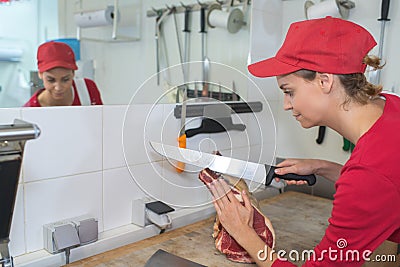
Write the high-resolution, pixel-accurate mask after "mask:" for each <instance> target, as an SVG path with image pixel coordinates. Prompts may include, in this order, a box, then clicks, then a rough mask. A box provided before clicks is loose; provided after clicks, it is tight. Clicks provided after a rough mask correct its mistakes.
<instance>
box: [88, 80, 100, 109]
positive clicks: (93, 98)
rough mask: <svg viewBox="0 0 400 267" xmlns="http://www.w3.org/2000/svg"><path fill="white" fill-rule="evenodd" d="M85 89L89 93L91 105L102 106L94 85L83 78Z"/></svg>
mask: <svg viewBox="0 0 400 267" xmlns="http://www.w3.org/2000/svg"><path fill="white" fill-rule="evenodd" d="M85 83H86V87H87V89H88V91H89V96H90V102H91V105H103V101H102V100H101V95H100V91H99V89H98V88H97V86H96V83H95V82H94V81H92V80H90V79H86V78H85Z"/></svg>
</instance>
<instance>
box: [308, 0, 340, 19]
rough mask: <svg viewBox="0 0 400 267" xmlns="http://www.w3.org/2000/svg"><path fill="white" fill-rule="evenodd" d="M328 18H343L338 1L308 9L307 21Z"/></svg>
mask: <svg viewBox="0 0 400 267" xmlns="http://www.w3.org/2000/svg"><path fill="white" fill-rule="evenodd" d="M326 16H332V17H336V18H340V17H341V15H340V12H339V8H338V5H337V3H336V0H325V1H322V2H320V3H318V4H315V5H312V6H310V7H309V8H308V9H307V19H317V18H325V17H326Z"/></svg>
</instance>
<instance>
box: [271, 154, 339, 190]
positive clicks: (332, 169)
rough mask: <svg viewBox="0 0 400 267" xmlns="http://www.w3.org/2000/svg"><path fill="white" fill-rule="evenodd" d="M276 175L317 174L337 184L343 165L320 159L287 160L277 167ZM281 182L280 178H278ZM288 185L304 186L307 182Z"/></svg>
mask: <svg viewBox="0 0 400 267" xmlns="http://www.w3.org/2000/svg"><path fill="white" fill-rule="evenodd" d="M276 167H277V168H276V169H275V173H276V174H281V175H282V174H287V173H295V174H298V175H309V174H315V175H320V176H323V177H324V178H326V179H328V180H330V181H332V182H336V180H337V179H338V178H339V176H340V171H341V169H342V167H343V166H342V165H341V164H338V163H335V162H331V161H326V160H320V159H286V160H284V161H282V162H281V163H279V164H277V165H276ZM276 179H277V181H279V178H276ZM286 183H287V184H288V185H293V184H294V185H304V184H307V182H306V181H295V180H289V181H286Z"/></svg>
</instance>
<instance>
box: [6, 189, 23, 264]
mask: <svg viewBox="0 0 400 267" xmlns="http://www.w3.org/2000/svg"><path fill="white" fill-rule="evenodd" d="M24 222H25V216H24V186H23V185H22V184H20V185H19V186H18V191H17V197H16V200H15V206H14V214H13V218H12V223H11V229H10V240H11V241H10V244H9V248H10V253H11V255H13V256H18V255H22V254H24V253H25V231H24V230H21V229H24Z"/></svg>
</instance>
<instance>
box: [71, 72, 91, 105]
mask: <svg viewBox="0 0 400 267" xmlns="http://www.w3.org/2000/svg"><path fill="white" fill-rule="evenodd" d="M74 81H75V85H76V91H77V92H78V97H79V100H80V101H81V105H82V106H90V105H91V101H90V96H89V91H88V89H87V87H86V83H85V80H84V79H83V78H76V79H74Z"/></svg>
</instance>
